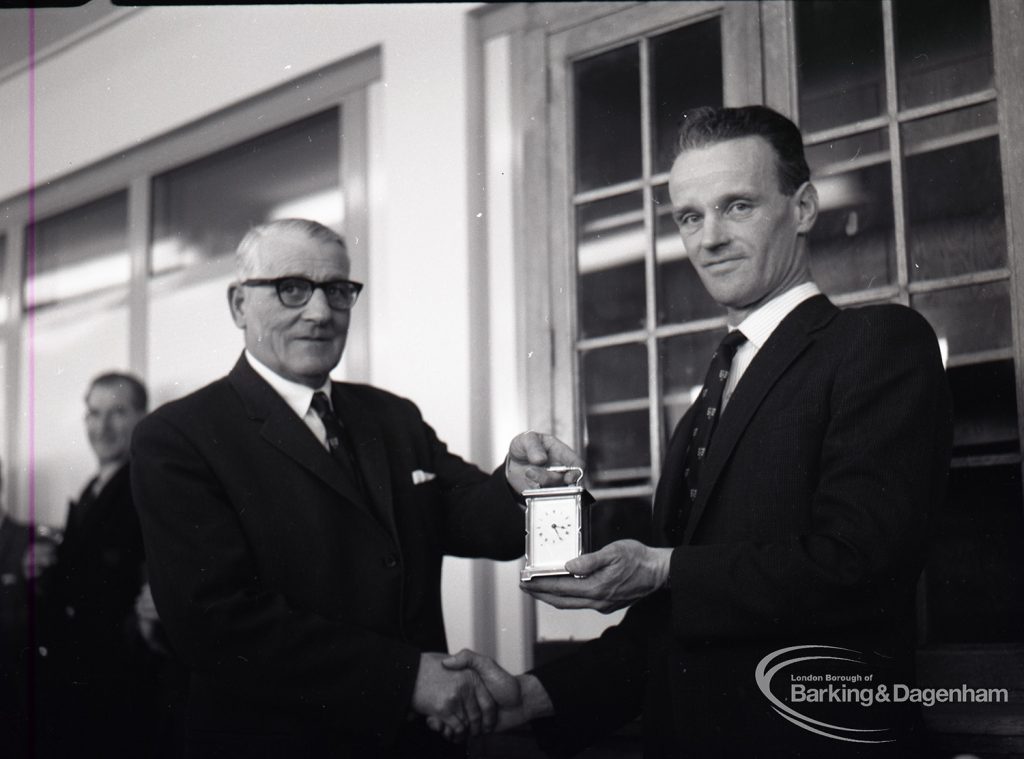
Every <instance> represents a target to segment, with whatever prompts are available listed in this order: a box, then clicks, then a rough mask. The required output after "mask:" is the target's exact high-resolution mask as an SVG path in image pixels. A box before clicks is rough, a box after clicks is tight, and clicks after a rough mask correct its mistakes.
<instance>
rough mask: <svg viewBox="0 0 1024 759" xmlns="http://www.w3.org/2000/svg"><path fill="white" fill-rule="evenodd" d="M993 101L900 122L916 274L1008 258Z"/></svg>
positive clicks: (976, 267) (940, 273) (986, 265)
mask: <svg viewBox="0 0 1024 759" xmlns="http://www.w3.org/2000/svg"><path fill="white" fill-rule="evenodd" d="M996 130H997V126H996V106H995V103H986V104H984V105H981V106H977V107H974V108H964V109H961V110H958V111H953V112H951V113H944V114H941V115H939V116H934V117H932V118H929V119H921V120H920V121H914V122H911V123H910V124H907V125H906V126H904V127H903V141H904V150H905V152H906V154H907V157H906V158H905V160H904V164H905V167H906V195H907V230H908V243H909V248H910V263H911V266H910V278H911V280H913V281H918V280H924V279H934V278H937V277H945V276H952V275H956V274H966V273H969V272H974V271H982V270H985V269H996V268H1000V267H1003V266H1005V265H1006V225H1005V224H1004V221H1003V180H1002V172H1001V169H1000V162H999V138H998V136H997V131H996Z"/></svg>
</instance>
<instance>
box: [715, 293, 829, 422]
mask: <svg viewBox="0 0 1024 759" xmlns="http://www.w3.org/2000/svg"><path fill="white" fill-rule="evenodd" d="M820 294H821V290H820V289H818V286H817V285H816V284H814V283H813V282H804V283H803V284H800V285H797V286H796V287H793V288H790V289H789V290H786V292H784V293H782V294H781V295H776V296H775V297H774V298H772V299H771V300H770V301H768V302H767V303H765V304H764V305H763V306H760V307H759V308H757V309H756V310H754V311H753V312H752V313H751V314H750V315H749V316H747V318H746V319H744V320H743V321H741V322H740V323H739V324H738V325H737V326H736V329H738V330H740V331H741V332H742V333H743V334H744V335H746V337H747V340H746V342H745V343H743V344H742V345H740V346H739V347H738V348H737V349H736V355H735V356H733V359H732V366H731V367H730V369H729V379H727V380H726V382H725V388H724V389H723V391H722V408H723V409H724V408H725V405H726V404H727V403H728V402H729V398H730V397H732V392H733V390H735V389H736V384H737V383H738V382H739V381H740V377H742V376H743V373H744V372H745V371H747V367H748V366H750V362H751V361H753V360H754V356H756V355H757V352H758V351H759V350H761V347H762V346H763V345H764V344H765V343H766V342H768V338H769V337H771V336H772V333H773V332H774V331H775V330H776V328H777V327H778V326H779V325H780V324H781V323H782V320H783V319H785V318H786V317H787V316H789V314H790V312H791V311H792V310H793V309H794V308H796V307H797V306H799V305H800V304H801V303H803V302H804V301H805V300H807V299H808V298H813V297H814V296H815V295H820ZM730 331H731V328H730Z"/></svg>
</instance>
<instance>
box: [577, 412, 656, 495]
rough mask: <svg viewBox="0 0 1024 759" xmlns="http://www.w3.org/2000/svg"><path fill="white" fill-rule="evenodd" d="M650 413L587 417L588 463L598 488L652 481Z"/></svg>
mask: <svg viewBox="0 0 1024 759" xmlns="http://www.w3.org/2000/svg"><path fill="white" fill-rule="evenodd" d="M648 420H649V417H648V413H647V409H644V410H642V411H625V412H620V413H612V414H587V428H586V436H587V437H586V440H587V451H586V461H587V466H588V467H589V469H588V475H589V476H590V478H591V480H592V481H593V482H594V483H595V484H600V485H607V484H609V483H612V482H614V483H615V484H621V485H626V484H634V483H636V482H641V483H647V482H649V480H650V466H651V452H650V423H649V421H648Z"/></svg>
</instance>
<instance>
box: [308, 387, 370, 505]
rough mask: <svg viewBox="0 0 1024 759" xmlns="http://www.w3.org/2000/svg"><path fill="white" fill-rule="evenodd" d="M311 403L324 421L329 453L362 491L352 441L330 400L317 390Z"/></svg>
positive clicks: (361, 481) (361, 482)
mask: <svg viewBox="0 0 1024 759" xmlns="http://www.w3.org/2000/svg"><path fill="white" fill-rule="evenodd" d="M311 405H312V407H313V411H315V412H316V415H317V416H319V417H320V421H321V422H323V423H324V431H325V432H326V433H327V447H328V448H330V449H331V455H332V456H333V457H334V460H335V461H337V462H338V463H339V464H340V465H341V468H342V469H344V470H345V472H346V474H348V475H349V477H351V478H352V481H353V483H355V485H356V488H357V489H358V490H359V492H361V493H362V492H364V491H363V480H362V478H361V477H360V476H359V467H358V466H356V457H355V454H354V453H353V452H352V443H351V442H350V441H349V439H348V435H347V434H345V428H344V427H342V425H341V420H340V419H338V417H337V415H335V413H334V410H333V409H332V408H331V402H330V401H329V400H327V396H326V395H325V394H324V393H323V392H321V391H317V392H315V393H313V401H312V403H311Z"/></svg>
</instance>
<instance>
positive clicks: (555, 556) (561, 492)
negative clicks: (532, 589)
mask: <svg viewBox="0 0 1024 759" xmlns="http://www.w3.org/2000/svg"><path fill="white" fill-rule="evenodd" d="M547 470H548V471H549V472H576V473H577V474H578V475H579V476H578V477H577V478H576V482H575V484H573V485H565V486H561V487H550V488H532V489H530V490H524V491H523V498H525V499H526V567H525V568H524V569H523V571H522V573H521V575H520V579H522V580H524V581H527V580H530V579H531V578H534V577H542V576H545V575H568V574H572V573H571V572H569V571H568V570H566V568H565V562H567V561H569V560H570V559H575V558H576V557H577V556H579V555H580V554H582V553H583V552H584V551H585V550H587V547H588V544H589V535H588V533H589V529H588V525H587V521H588V519H587V516H588V513H589V512H588V510H587V507H588V506H589V505H590V502H591V501H592V499H590V498H589V496H586V494H585V491H584V489H583V486H582V485H580V481H581V480H582V479H583V470H582V469H581V468H580V467H578V466H551V467H548V468H547Z"/></svg>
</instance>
